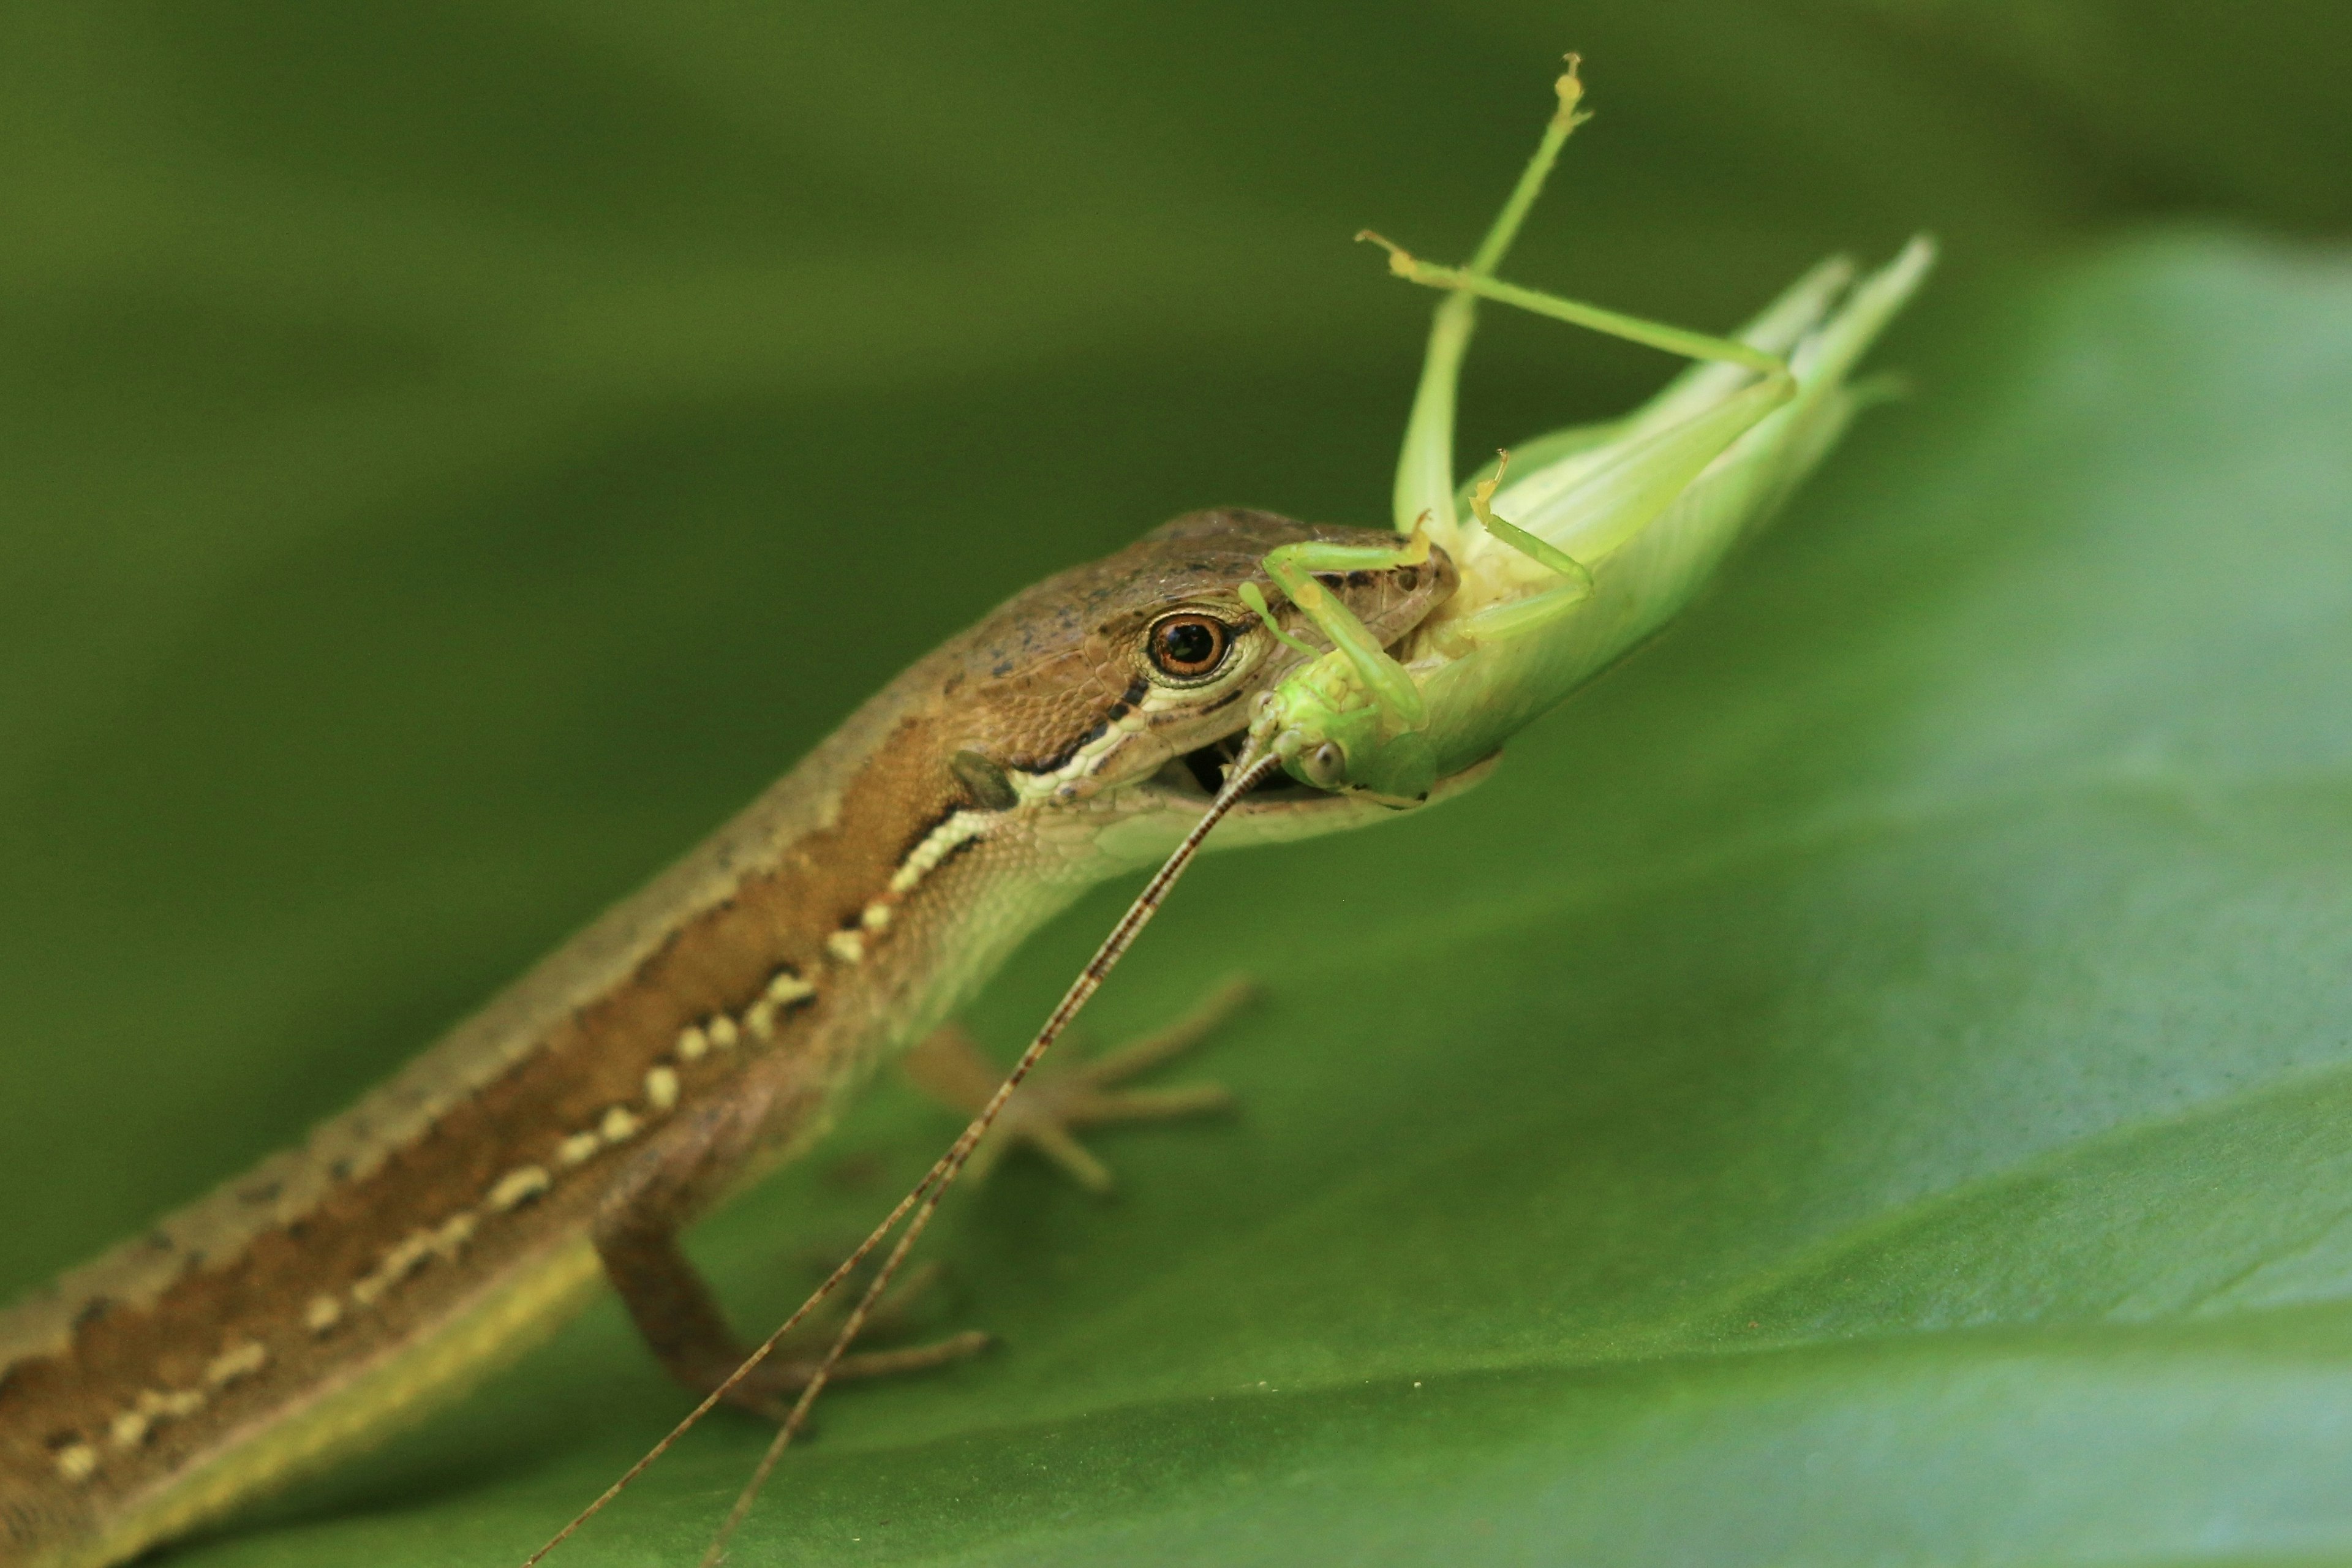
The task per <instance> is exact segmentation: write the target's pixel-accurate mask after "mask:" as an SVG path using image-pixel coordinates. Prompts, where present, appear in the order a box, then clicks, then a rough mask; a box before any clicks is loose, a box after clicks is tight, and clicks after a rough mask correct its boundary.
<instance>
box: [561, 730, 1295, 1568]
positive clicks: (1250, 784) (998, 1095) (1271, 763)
mask: <svg viewBox="0 0 2352 1568" xmlns="http://www.w3.org/2000/svg"><path fill="white" fill-rule="evenodd" d="M1279 766H1281V761H1280V759H1279V758H1276V757H1273V756H1261V757H1253V756H1251V755H1250V754H1249V752H1248V751H1247V750H1244V753H1243V755H1242V756H1241V757H1240V758H1239V759H1238V760H1237V761H1236V762H1235V763H1234V771H1233V773H1231V774H1230V775H1228V777H1227V778H1226V781H1225V786H1224V788H1223V789H1221V790H1219V791H1218V792H1217V797H1216V799H1214V800H1213V801H1212V802H1210V803H1209V809H1208V810H1207V811H1206V812H1204V813H1203V814H1202V817H1201V820H1200V821H1198V822H1196V823H1194V824H1193V825H1192V830H1191V831H1190V832H1188V833H1186V834H1185V835H1184V838H1183V841H1182V842H1181V843H1180V844H1178V845H1177V846H1176V848H1175V850H1174V852H1173V853H1171V855H1170V856H1169V857H1168V860H1167V863H1166V864H1164V865H1162V866H1161V867H1160V869H1159V870H1157V871H1155V872H1154V873H1152V877H1151V880H1150V881H1149V882H1146V883H1145V884H1144V885H1143V890H1142V891H1141V892H1140V893H1138V894H1137V895H1136V898H1135V901H1134V902H1133V903H1131V904H1129V906H1128V908H1127V912H1126V913H1125V914H1124V915H1121V916H1120V917H1119V920H1118V924H1117V925H1115V926H1113V927H1112V928H1111V930H1110V934H1109V935H1108V936H1107V937H1105V938H1103V942H1102V945H1101V946H1100V947H1098V948H1097V949H1096V950H1095V955H1094V957H1093V958H1091V959H1090V960H1088V961H1087V966H1086V968H1085V969H1083V970H1081V971H1080V972H1079V973H1078V977H1077V979H1076V980H1074V981H1072V982H1071V983H1070V988H1069V990H1068V991H1067V992H1066V993H1065V994H1063V997H1062V1000H1061V1003H1060V1005H1057V1006H1056V1007H1055V1009H1054V1011H1053V1014H1052V1016H1050V1017H1048V1018H1047V1019H1046V1020H1045V1027H1043V1028H1041V1029H1039V1030H1038V1031H1037V1037H1036V1038H1035V1039H1034V1040H1032V1041H1031V1042H1030V1043H1029V1048H1028V1049H1027V1050H1025V1051H1023V1052H1022V1053H1021V1059H1020V1060H1019V1061H1017V1062H1015V1063H1013V1070H1012V1071H1011V1072H1009V1073H1007V1074H1005V1076H1004V1081H1003V1083H1001V1084H999V1085H998V1086H997V1088H996V1092H995V1093H994V1094H993V1095H991V1096H990V1097H989V1100H988V1103H987V1104H986V1105H984V1106H982V1108H981V1111H980V1114H979V1115H978V1116H975V1117H973V1118H972V1120H971V1124H970V1125H969V1126H967V1127H966V1128H965V1129H964V1130H963V1131H962V1132H961V1134H959V1135H958V1136H957V1138H956V1141H955V1142H953V1143H951V1144H950V1145H949V1146H948V1151H947V1152H946V1153H944V1154H942V1155H940V1158H939V1160H938V1161H937V1162H936V1163H934V1164H933V1165H932V1166H931V1168H930V1170H929V1172H928V1173H925V1174H924V1176H923V1179H922V1180H921V1181H919V1182H917V1183H916V1184H915V1185H914V1187H913V1189H912V1190H911V1191H909V1192H908V1194H907V1195H906V1196H905V1197H903V1198H901V1199H899V1200H898V1205H897V1206H896V1207H895V1208H893V1209H891V1211H890V1213H889V1214H888V1215H887V1216H886V1217H885V1218H884V1219H883V1221H882V1223H881V1224H880V1225H877V1226H875V1227H874V1229H873V1232H872V1233H871V1234H870V1235H868V1236H867V1237H866V1239H865V1240H864V1241H861V1242H859V1243H858V1244H857V1247H856V1250H855V1251H853V1252H851V1253H850V1255H849V1256H848V1257H847V1258H844V1259H842V1261H841V1263H840V1265H839V1266H838V1267H836V1268H835V1269H834V1271H833V1272H832V1273H831V1274H829V1275H827V1276H825V1279H824V1283H823V1284H821V1285H819V1286H818V1287H817V1288H816V1289H815V1290H814V1291H813V1292H811V1293H810V1295H809V1298H808V1300H805V1301H803V1302H802V1303H801V1304H800V1306H799V1307H798V1308H796V1309H794V1310H793V1314H792V1316H790V1317H789V1318H786V1319H785V1320H784V1321H783V1322H782V1324H781V1325H779V1326H778V1327H777V1329H776V1331H775V1332H773V1333H772V1334H770V1335H769V1336H768V1337H767V1338H766V1339H764V1340H762V1341H761V1342H760V1343H759V1345H758V1347H757V1348H755V1349H754V1350H753V1351H752V1352H751V1354H750V1355H748V1356H746V1357H744V1358H743V1364H742V1365H740V1366H739V1367H737V1368H736V1369H735V1370H734V1371H733V1372H732V1373H729V1374H728V1376H727V1379H726V1381H725V1382H723V1383H721V1384H719V1386H718V1387H716V1388H714V1389H712V1390H711V1391H710V1392H709V1394H707V1395H705V1396H704V1398H703V1401H702V1403H701V1404H699V1405H696V1406H695V1407H694V1408H693V1409H692V1410H690V1411H688V1413H687V1415H686V1417H685V1419H683V1420H681V1421H680V1422H678V1424H677V1426H673V1427H671V1428H670V1430H669V1432H668V1433H667V1435H666V1436H664V1437H663V1438H662V1439H661V1441H660V1442H658V1443H656V1444H655V1445H654V1446H653V1447H651V1448H649V1449H647V1450H646V1453H645V1456H644V1458H640V1459H638V1460H637V1462H636V1463H635V1464H634V1465H631V1466H630V1467H629V1468H628V1469H626V1470H625V1471H624V1472H623V1473H622V1475H621V1477H620V1479H617V1480H615V1481H614V1483H613V1484H612V1485H611V1486H609V1487H606V1488H605V1489H604V1491H603V1493H602V1494H600V1495H599V1496H598V1497H597V1499H596V1500H595V1501H593V1502H592V1503H590V1504H589V1505H588V1506H587V1507H586V1508H583V1509H582V1510H580V1511H579V1513H577V1514H576V1515H574V1516H573V1517H572V1521H571V1522H569V1523H567V1524H566V1525H564V1527H563V1528H562V1530H559V1531H556V1532H555V1534H554V1535H553V1536H551V1537H550V1538H549V1540H548V1542H547V1544H545V1545H544V1546H541V1548H540V1549H539V1550H538V1551H536V1552H532V1553H531V1554H530V1556H529V1557H527V1558H525V1559H524V1560H523V1563H522V1568H537V1564H538V1563H541V1561H543V1560H544V1559H545V1558H546V1556H547V1554H548V1553H549V1552H553V1551H554V1550H555V1549H556V1548H557V1547H559V1546H561V1545H562V1544H563V1543H564V1542H566V1541H568V1540H570V1539H571V1538H572V1534H573V1533H574V1532H575V1531H578V1530H579V1529H580V1527H581V1526H582V1525H583V1524H585V1523H587V1522H588V1521H590V1520H592V1519H593V1518H595V1517H596V1515H598V1514H599V1513H602V1512H603V1511H604V1507H605V1505H606V1504H608V1503H610V1502H611V1501H612V1500H614V1498H616V1497H618V1496H620V1495H621V1493H622V1492H623V1491H624V1490H625V1489H627V1487H628V1486H629V1484H630V1483H631V1482H632V1481H635V1479H637V1478H638V1477H639V1476H641V1475H643V1474H644V1473H645V1472H646V1470H647V1469H648V1468H651V1467H652V1465H653V1463H654V1461H656V1459H659V1458H661V1457H662V1456H663V1455H664V1454H666V1453H667V1452H669V1450H670V1448H671V1447H672V1446H673V1445H675V1444H676V1443H677V1440H678V1439H679V1438H681V1437H683V1436H686V1434H687V1433H688V1431H690V1430H691V1429H692V1428H693V1427H694V1426H695V1424H696V1423H698V1422H699V1421H700V1420H701V1419H702V1418H703V1417H704V1416H705V1415H709V1413H710V1412H711V1411H712V1410H713V1409H714V1408H716V1407H717V1405H718V1404H719V1401H720V1400H722V1399H724V1398H726V1397H727V1394H728V1393H729V1391H730V1390H731V1389H733V1388H734V1387H735V1385H736V1384H740V1383H741V1382H742V1381H743V1380H744V1379H745V1378H746V1377H749V1376H750V1375H751V1371H752V1369H753V1368H755V1367H757V1366H758V1365H759V1364H760V1363H761V1362H763V1361H765V1360H766V1359H767V1358H768V1356H769V1354H770V1352H772V1351H774V1350H775V1348H776V1346H777V1345H778V1343H780V1342H782V1339H783V1337H784V1336H785V1335H786V1334H788V1333H790V1332H791V1331H793V1329H795V1328H797V1327H798V1326H799V1325H800V1324H801V1323H802V1322H803V1321H804V1320H806V1319H807V1317H808V1315H809V1314H810V1313H811V1312H813V1311H814V1310H816V1307H817V1305H818V1303H820V1302H822V1301H823V1300H824V1299H825V1298H826V1297H827V1296H830V1295H831V1294H833V1292H834V1291H835V1290H836V1289H839V1288H840V1286H841V1283H842V1281H843V1280H845V1279H848V1278H849V1276H850V1273H851V1272H852V1271H853V1270H854V1269H856V1267H857V1266H858V1265H859V1264H860V1263H863V1262H864V1261H865V1260H866V1256H867V1255H868V1254H870V1253H871V1252H873V1250H874V1249H875V1248H876V1247H879V1246H880V1245H881V1244H882V1241H883V1239H884V1238H885V1237H887V1236H888V1235H889V1234H890V1232H891V1231H892V1230H893V1229H895V1228H896V1227H897V1226H898V1222H899V1221H900V1220H902V1219H905V1218H906V1217H907V1215H908V1213H909V1212H913V1213H914V1215H915V1217H914V1220H913V1222H912V1223H911V1224H909V1225H908V1227H907V1234H906V1235H905V1236H903V1237H900V1238H899V1240H898V1245H897V1246H896V1247H892V1248H891V1249H890V1254H889V1257H888V1258H886V1259H885V1260H884V1262H883V1265H882V1268H881V1269H880V1271H879V1272H877V1274H876V1276H875V1278H874V1282H873V1283H872V1284H871V1285H869V1286H868V1287H867V1288H866V1293H865V1295H864V1296H862V1297H861V1298H859V1300H858V1303H857V1306H856V1309H855V1310H853V1311H851V1313H850V1314H849V1318H848V1321H846V1322H845V1323H844V1324H843V1325H842V1330H841V1332H840V1333H839V1334H838V1335H837V1336H835V1340H834V1342H833V1347H832V1349H830V1350H829V1351H827V1352H825V1357H824V1361H823V1362H821V1363H819V1364H818V1366H817V1370H816V1373H815V1375H814V1376H813V1377H811V1378H810V1379H809V1383H808V1386H807V1387H806V1388H804V1389H803V1390H802V1391H801V1396H800V1398H799V1400H798V1401H797V1402H795V1403H794V1405H793V1408H792V1412H791V1414H790V1415H787V1416H786V1417H785V1418H784V1424H783V1425H782V1426H781V1427H779V1428H778V1429H777V1432H776V1436H775V1441H773V1442H772V1443H771V1444H770V1445H769V1446H768V1451H767V1452H766V1453H765V1454H763V1455H762V1456H761V1459H760V1464H759V1467H758V1468H756V1469H755V1470H753V1472H752V1474H751V1480H750V1481H749V1482H748V1483H747V1484H746V1485H745V1486H744V1488H743V1490H742V1492H741V1494H740V1496H738V1497H737V1498H736V1500H735V1505H734V1507H733V1508H731V1509H730V1510H728V1513H727V1520H726V1522H725V1523H724V1524H722V1525H721V1526H720V1527H719V1533H718V1535H717V1536H716V1537H715V1538H714V1539H713V1540H712V1541H711V1543H710V1549H709V1551H708V1552H705V1553H704V1554H703V1558H702V1563H703V1568H714V1565H715V1564H717V1563H719V1562H721V1561H722V1560H723V1559H724V1557H725V1555H726V1551H727V1543H728V1542H729V1541H730V1539H732V1538H733V1536H734V1533H735V1531H736V1529H737V1527H738V1526H740V1524H741V1523H742V1521H743V1518H744V1516H745V1515H746V1514H747V1513H749V1512H750V1511H751V1503H752V1500H753V1499H755V1498H756V1497H757V1496H758V1495H759V1491H760V1488H761V1485H762V1484H763V1483H764V1482H765V1481H766V1480H767V1479H768V1472H769V1471H771V1470H772V1469H774V1468H775V1467H776V1461H777V1460H778V1459H780V1458H782V1457H783V1452H784V1449H785V1448H786V1447H789V1446H790V1444H791V1443H792V1440H793V1437H794V1436H797V1435H798V1434H799V1432H800V1430H801V1428H802V1426H803V1425H804V1424H805V1423H806V1421H807V1419H808V1413H809V1409H810V1407H811V1406H812V1405H814V1404H815V1403H816V1398H817V1395H818V1394H821V1393H823V1392H824V1385H825V1384H826V1383H827V1382H828V1381H829V1380H830V1379H831V1377H832V1375H833V1371H834V1368H835V1366H836V1365H837V1364H838V1363H839V1362H840V1360H841V1358H842V1355H843V1354H844V1352H846V1351H847V1350H848V1348H849V1344H850V1342H851V1341H852V1340H854V1339H856V1336H857V1331H859V1330H860V1329H861V1328H863V1327H864V1326H865V1323H866V1317H867V1315H868V1314H869V1313H870V1312H871V1311H872V1310H873V1307H874V1303H875V1302H876V1301H877V1300H879V1299H880V1298H881V1295H882V1292H883V1290H884V1289H886V1288H887V1286H888V1285H889V1283H890V1279H891V1276H892V1275H894V1274H896V1273H897V1272H898V1266H899V1265H900V1264H901V1263H902V1262H904V1261H905V1259H906V1256H907V1253H908V1250H909V1249H910V1248H911V1247H913V1246H914V1243H915V1238H916V1237H919V1236H920V1235H921V1234H922V1233H923V1227H924V1226H927V1225H929V1223H930V1220H931V1215H933V1214H935V1213H937V1212H938V1210H939V1206H940V1197H941V1196H942V1195H944V1194H945V1193H946V1191H947V1189H948V1187H949V1186H950V1184H952V1183H953V1182H954V1181H955V1179H956V1177H957V1175H958V1174H959V1173H961V1171H962V1170H963V1167H964V1163H965V1162H966V1161H967V1160H969V1159H970V1158H971V1152H972V1150H973V1149H974V1148H976V1147H977V1146H978V1145H979V1143H980V1141H981V1139H982V1138H983V1137H985V1136H986V1135H987V1132H988V1130H989V1128H990V1127H991V1126H992V1125H993V1124H994V1123H995V1121H996V1118H997V1116H998V1115H999V1113H1001V1112H1002V1111H1003V1110H1004V1106H1005V1102H1006V1101H1007V1100H1011V1099H1012V1098H1013V1090H1014V1089H1018V1088H1020V1087H1021V1080H1022V1079H1025V1078H1027V1077H1028V1076H1029V1072H1030V1069H1031V1068H1034V1067H1035V1066H1036V1065H1037V1063H1038V1061H1039V1059H1040V1058H1043V1057H1044V1056H1045V1053H1046V1051H1047V1050H1049V1049H1050V1048H1052V1047H1053V1044H1054V1041H1055V1039H1056V1038H1057V1037H1060V1035H1061V1033H1062V1031H1063V1030H1064V1029H1065V1028H1066V1027H1067V1026H1069V1022H1070V1020H1071V1019H1072V1018H1074V1017H1076V1016H1077V1013H1078V1009H1080V1008H1081V1007H1084V1006H1085V1005H1087V999H1088V998H1089V997H1091V996H1093V995H1094V994H1095V993H1096V992H1097V990H1099V989H1101V987H1102V983H1103V981H1104V979H1105V978H1106V977H1108V975H1109V973H1110V972H1111V970H1112V968H1113V967H1114V966H1116V965H1117V964H1118V961H1119V959H1120V958H1121V957H1122V956H1124V955H1125V954H1126V952H1127V950H1128V949H1129V947H1130V946H1132V945H1133V944H1134V942H1135V939H1136V937H1137V935H1138V934H1139V933H1140V932H1141V931H1142V930H1143V928H1144V927H1145V926H1146V925H1148V924H1150V921H1151V917H1152V916H1153V915H1155V914H1157V913H1158V912H1159V911H1160V900H1163V899H1165V898H1166V897H1167V896H1168V889H1170V888H1171V886H1173V885H1174V883H1175V881H1176V879H1177V878H1178V877H1180V876H1181V875H1182V874H1183V872H1184V868H1185V867H1186V866H1188V865H1190V864H1191V863H1192V857H1193V856H1194V855H1196V854H1198V853H1199V852H1200V848H1201V844H1202V840H1204V839H1205V838H1207V837H1209V831H1210V829H1212V828H1213V827H1215V826H1217V824H1218V823H1219V822H1221V821H1223V819H1224V817H1225V814H1226V813H1228V812H1230V811H1231V810H1233V808H1234V805H1236V804H1237V803H1239V801H1240V800H1241V798H1242V796H1244V795H1247V794H1248V793H1249V792H1250V791H1251V790H1253V789H1255V788H1256V787H1257V785H1258V784H1260V783H1262V782H1263V781H1264V780H1265V778H1266V777H1267V776H1269V775H1270V774H1272V773H1274V772H1275V770H1276V768H1278V767H1279ZM918 1205H919V1206H918Z"/></svg>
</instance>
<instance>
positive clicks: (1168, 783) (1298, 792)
mask: <svg viewBox="0 0 2352 1568" xmlns="http://www.w3.org/2000/svg"><path fill="white" fill-rule="evenodd" d="M1247 739H1248V735H1247V732H1246V731H1238V730H1237V731H1234V733H1232V734H1230V735H1226V736H1223V737H1221V738H1220V739H1218V740H1214V741H1212V742H1209V743H1208V744H1207V745H1205V746H1195V747H1194V748H1193V749H1192V750H1191V751H1189V752H1183V753H1181V755H1179V756H1178V757H1177V758H1176V759H1175V760H1174V761H1172V762H1171V763H1168V764H1167V765H1166V766H1164V767H1162V768H1161V769H1160V772H1159V773H1157V774H1155V775H1154V776H1153V778H1152V781H1151V782H1152V783H1153V784H1157V785H1159V786H1160V788H1162V789H1167V790H1171V791H1173V792H1174V793H1176V794H1179V795H1198V796H1200V797H1201V798H1202V800H1204V801H1205V800H1209V799H1211V798H1213V797H1214V796H1215V795H1216V793H1217V792H1218V791H1219V790H1221V789H1223V788H1224V786H1225V778H1226V775H1227V774H1228V773H1230V772H1231V771H1232V768H1233V765H1234V759H1235V758H1237V757H1239V756H1240V755H1241V754H1242V745H1243V743H1244V742H1245V741H1246V740H1247ZM1323 793H1324V792H1323V791H1321V790H1318V789H1316V788H1314V787H1313V786H1311V785H1308V784H1300V783H1299V782H1298V781H1297V779H1294V778H1292V777H1291V776H1290V775H1289V774H1288V773H1280V772H1276V773H1272V774H1270V775H1268V776H1267V777H1266V778H1265V779H1264V780H1262V781H1261V782H1259V783H1258V784H1253V785H1251V786H1250V789H1249V792H1248V793H1247V794H1246V795H1244V796H1243V797H1242V798H1243V799H1244V800H1246V801H1248V802H1250V803H1251V804H1253V805H1260V804H1272V803H1274V802H1277V801H1291V800H1308V799H1311V798H1313V797H1315V796H1317V795H1322V794H1323Z"/></svg>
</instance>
